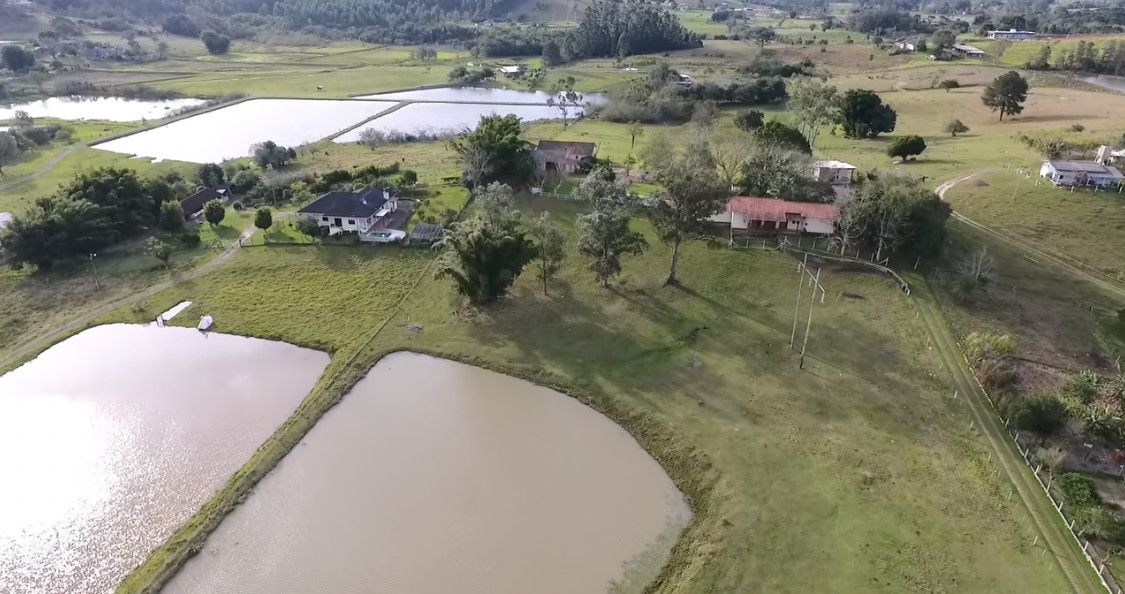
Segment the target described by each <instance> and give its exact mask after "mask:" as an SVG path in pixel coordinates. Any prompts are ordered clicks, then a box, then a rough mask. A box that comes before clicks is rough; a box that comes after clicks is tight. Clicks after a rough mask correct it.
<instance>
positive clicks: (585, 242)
mask: <svg viewBox="0 0 1125 594" xmlns="http://www.w3.org/2000/svg"><path fill="white" fill-rule="evenodd" d="M629 220H630V217H629V214H628V211H627V210H626V209H625V208H623V207H621V206H619V205H616V204H613V203H612V202H608V201H604V202H599V203H597V204H596V205H595V206H594V210H593V211H592V212H589V213H587V214H584V215H580V216H579V217H578V253H579V254H582V255H583V256H586V257H587V258H589V259H590V269H591V270H593V271H594V278H596V279H598V282H600V283H602V286H604V287H608V286H609V281H610V280H612V279H614V278H616V277H617V276H618V275H619V274H621V259H622V258H623V257H625V256H636V255H640V254H641V253H643V252H644V251H645V249H646V248H648V242H647V241H645V238H644V236H643V235H641V234H640V233H638V232H636V231H632V230H630V229H629Z"/></svg>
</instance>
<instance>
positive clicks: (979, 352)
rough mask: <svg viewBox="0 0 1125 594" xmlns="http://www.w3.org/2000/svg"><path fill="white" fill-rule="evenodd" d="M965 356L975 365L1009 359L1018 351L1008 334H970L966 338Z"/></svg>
mask: <svg viewBox="0 0 1125 594" xmlns="http://www.w3.org/2000/svg"><path fill="white" fill-rule="evenodd" d="M964 349H965V356H966V357H967V358H968V359H969V362H970V363H972V364H973V365H980V363H981V362H982V361H986V360H989V359H1000V358H1004V357H1007V356H1008V355H1010V354H1012V352H1014V351H1015V350H1016V341H1014V340H1012V337H1010V336H1008V335H1007V334H993V333H991V332H983V333H981V332H970V333H969V335H968V336H966V337H965V346H964Z"/></svg>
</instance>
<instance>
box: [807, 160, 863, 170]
mask: <svg viewBox="0 0 1125 594" xmlns="http://www.w3.org/2000/svg"><path fill="white" fill-rule="evenodd" d="M816 167H817V168H818V169H855V165H852V164H851V163H845V162H843V161H817V162H816Z"/></svg>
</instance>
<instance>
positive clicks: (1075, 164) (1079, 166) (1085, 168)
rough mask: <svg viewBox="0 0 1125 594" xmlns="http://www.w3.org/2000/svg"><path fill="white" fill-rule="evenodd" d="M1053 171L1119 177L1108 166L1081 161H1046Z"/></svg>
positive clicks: (1117, 172)
mask: <svg viewBox="0 0 1125 594" xmlns="http://www.w3.org/2000/svg"><path fill="white" fill-rule="evenodd" d="M1048 163H1050V164H1051V167H1054V168H1055V171H1065V172H1067V173H1092V174H1094V175H1110V176H1113V177H1118V176H1120V175H1121V172H1119V171H1118V170H1117V169H1115V168H1113V167H1110V166H1109V165H1102V164H1101V163H1086V162H1082V161H1048Z"/></svg>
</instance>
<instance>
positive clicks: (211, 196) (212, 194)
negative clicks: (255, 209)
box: [180, 187, 233, 221]
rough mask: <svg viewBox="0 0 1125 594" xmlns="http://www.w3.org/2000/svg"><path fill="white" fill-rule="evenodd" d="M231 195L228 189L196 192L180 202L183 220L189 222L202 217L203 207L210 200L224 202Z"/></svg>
mask: <svg viewBox="0 0 1125 594" xmlns="http://www.w3.org/2000/svg"><path fill="white" fill-rule="evenodd" d="M232 195H233V193H232V192H231V191H230V188H228V187H221V188H203V189H202V190H199V191H198V192H196V193H194V194H192V195H190V196H188V197H187V198H184V199H183V200H180V208H181V209H183V211H184V219H185V220H188V221H191V220H195V219H197V218H199V217H201V216H203V205H204V204H207V203H208V202H210V201H212V200H218V201H220V202H224V203H225V202H226V201H228V200H230V197H231V196H232Z"/></svg>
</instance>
